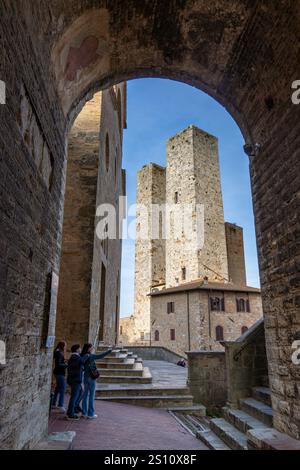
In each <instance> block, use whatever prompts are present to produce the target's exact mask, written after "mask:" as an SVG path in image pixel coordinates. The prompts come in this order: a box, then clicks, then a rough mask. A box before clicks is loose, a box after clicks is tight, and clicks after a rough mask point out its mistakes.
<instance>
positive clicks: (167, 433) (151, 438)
mask: <svg viewBox="0 0 300 470" xmlns="http://www.w3.org/2000/svg"><path fill="white" fill-rule="evenodd" d="M95 410H96V413H97V415H98V419H96V420H85V419H81V420H80V421H76V422H70V421H67V420H66V419H65V417H64V415H62V414H60V413H57V412H56V411H52V413H51V416H50V421H49V432H58V431H76V438H75V441H74V449H82V450H174V449H176V450H206V449H207V448H206V447H205V445H204V444H202V443H201V442H200V441H199V440H198V439H196V438H195V437H193V436H192V435H191V434H190V433H188V432H187V431H186V430H185V429H184V428H182V427H181V426H180V424H178V423H177V421H176V420H175V419H174V418H173V417H172V416H171V415H170V414H169V413H168V412H167V411H165V410H160V409H155V408H143V407H136V406H131V405H124V404H119V403H110V402H103V401H99V400H96V401H95Z"/></svg>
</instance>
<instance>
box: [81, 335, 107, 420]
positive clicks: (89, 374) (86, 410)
mask: <svg viewBox="0 0 300 470" xmlns="http://www.w3.org/2000/svg"><path fill="white" fill-rule="evenodd" d="M93 349H94V348H93V345H92V344H91V343H86V344H85V345H84V346H83V348H82V353H81V356H82V357H85V358H86V361H85V364H84V392H83V399H82V416H83V417H84V418H87V419H96V418H98V416H97V415H96V414H95V409H94V400H95V391H96V382H97V378H98V377H99V372H98V370H97V365H96V362H95V361H96V360H97V359H102V358H104V357H105V356H107V355H108V354H110V353H111V352H112V349H108V350H107V351H105V352H103V353H99V354H93Z"/></svg>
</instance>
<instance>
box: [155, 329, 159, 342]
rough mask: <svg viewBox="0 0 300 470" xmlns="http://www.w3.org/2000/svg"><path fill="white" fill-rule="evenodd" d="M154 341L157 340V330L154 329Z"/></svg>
mask: <svg viewBox="0 0 300 470" xmlns="http://www.w3.org/2000/svg"><path fill="white" fill-rule="evenodd" d="M154 341H159V331H158V330H155V332H154Z"/></svg>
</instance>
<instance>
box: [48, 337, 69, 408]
mask: <svg viewBox="0 0 300 470" xmlns="http://www.w3.org/2000/svg"><path fill="white" fill-rule="evenodd" d="M66 347H67V343H66V342H65V341H60V342H59V343H58V345H57V346H56V348H55V350H54V355H53V357H54V364H55V366H54V370H53V373H54V376H55V380H56V387H55V391H54V395H53V399H52V408H57V409H59V410H60V411H62V412H64V413H65V411H66V410H65V408H64V399H65V392H66V369H67V367H68V364H67V362H66V360H65V356H64V353H65V351H66ZM57 399H58V406H56V403H57Z"/></svg>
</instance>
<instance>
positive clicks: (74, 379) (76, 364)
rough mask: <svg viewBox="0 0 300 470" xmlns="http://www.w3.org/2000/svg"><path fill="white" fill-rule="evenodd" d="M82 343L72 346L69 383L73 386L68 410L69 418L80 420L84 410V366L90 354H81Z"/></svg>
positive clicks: (69, 362)
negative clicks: (82, 407) (82, 403)
mask: <svg viewBox="0 0 300 470" xmlns="http://www.w3.org/2000/svg"><path fill="white" fill-rule="evenodd" d="M80 353H81V348H80V344H74V345H73V346H72V347H71V356H70V358H69V361H68V378H67V382H68V385H70V387H71V397H70V401H69V406H68V410H67V419H70V420H78V419H79V413H81V412H82V409H81V407H80V402H81V400H82V396H83V390H82V380H83V367H84V364H85V362H86V361H87V360H88V356H87V355H85V356H81V355H80Z"/></svg>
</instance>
